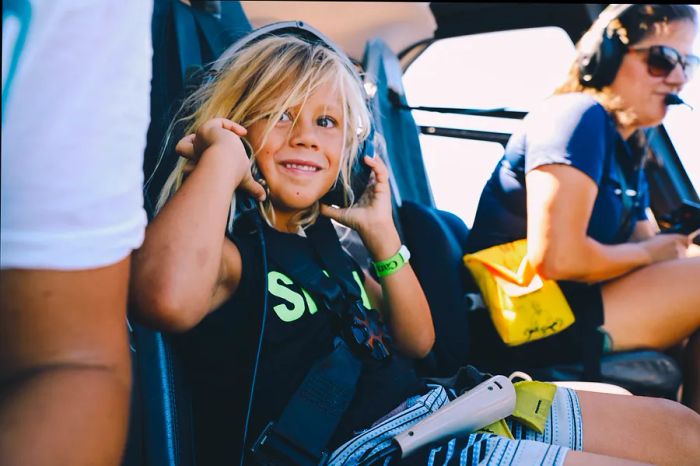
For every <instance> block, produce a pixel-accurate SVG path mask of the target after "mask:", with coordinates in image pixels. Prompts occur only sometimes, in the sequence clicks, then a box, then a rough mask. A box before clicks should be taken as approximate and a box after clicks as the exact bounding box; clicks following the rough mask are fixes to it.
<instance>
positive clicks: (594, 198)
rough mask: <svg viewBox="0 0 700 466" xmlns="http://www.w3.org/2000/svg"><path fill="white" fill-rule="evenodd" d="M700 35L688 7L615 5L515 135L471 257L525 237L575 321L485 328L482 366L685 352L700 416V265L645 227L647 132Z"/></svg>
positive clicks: (678, 241)
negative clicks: (552, 330)
mask: <svg viewBox="0 0 700 466" xmlns="http://www.w3.org/2000/svg"><path fill="white" fill-rule="evenodd" d="M697 29H698V21H697V16H696V13H695V10H694V9H693V8H692V7H689V6H687V5H613V6H610V7H608V8H607V9H606V10H605V11H603V13H601V15H600V17H599V19H598V20H597V21H596V23H594V25H593V26H592V27H591V28H590V29H589V31H588V32H587V33H586V34H585V35H584V36H583V38H582V39H581V41H580V42H579V43H578V44H577V54H578V56H577V59H576V61H575V62H574V64H573V66H572V67H571V71H570V73H569V76H568V78H567V79H566V81H565V82H564V83H563V84H562V85H561V86H560V87H559V88H558V89H556V91H555V93H554V94H555V95H554V96H552V97H550V98H549V99H547V101H546V102H544V103H543V105H541V106H540V107H539V108H537V109H535V110H533V111H532V112H531V113H530V114H529V115H528V116H527V117H526V118H525V120H524V121H523V126H522V129H521V130H520V131H519V132H517V133H516V134H514V135H513V136H512V138H511V139H510V141H509V143H508V145H507V147H506V150H505V155H504V157H503V158H502V160H501V161H500V162H499V164H498V166H497V167H496V169H495V171H494V173H493V175H492V176H491V179H490V180H489V181H488V183H487V185H486V187H485V188H484V191H483V192H482V195H481V199H480V201H479V207H478V210H477V214H476V218H475V222H474V227H473V230H472V233H471V236H470V238H469V245H468V250H469V252H473V251H478V250H481V249H484V248H488V247H491V246H494V245H497V244H502V243H507V242H510V241H514V240H518V239H522V238H527V240H528V260H529V261H530V263H531V264H532V265H533V266H534V267H535V268H536V270H537V271H538V272H539V274H540V275H541V276H543V277H545V278H549V279H554V280H557V282H558V284H559V285H560V288H561V289H562V291H563V293H564V295H565V297H566V298H567V301H568V302H569V304H570V306H571V308H572V311H573V312H574V315H575V317H576V322H575V323H574V324H573V325H572V326H571V327H569V328H567V329H566V330H564V331H562V332H560V333H557V334H555V335H553V336H550V337H547V338H544V339H541V340H538V341H536V342H532V343H527V344H525V345H522V346H517V347H506V346H505V345H504V344H503V343H502V342H500V340H499V338H498V336H497V334H496V333H495V331H491V330H490V329H491V327H488V328H489V330H488V331H487V332H486V333H485V332H483V331H482V329H483V326H482V327H481V328H480V329H479V331H480V333H479V334H476V335H474V338H475V340H476V341H477V342H478V344H479V347H480V348H482V351H480V354H483V355H484V356H483V357H484V361H482V362H483V363H485V365H486V367H489V366H494V365H496V363H497V362H498V361H499V360H500V361H503V360H509V362H513V361H517V362H518V363H521V364H526V365H527V364H529V365H533V363H534V364H543V365H547V364H551V363H555V362H571V361H581V360H582V359H583V358H584V354H583V353H584V351H589V350H588V349H587V345H589V346H588V348H590V345H591V344H594V345H602V346H603V347H604V349H603V351H611V350H612V351H624V350H630V349H634V348H656V349H660V350H666V349H669V348H671V347H674V346H676V345H679V344H683V343H686V345H685V353H686V356H687V357H686V360H687V364H686V367H685V371H686V380H685V384H684V402H686V404H688V405H690V406H691V407H692V408H694V409H695V410H696V411H698V412H700V400H699V399H698V398H700V396H699V395H698V392H700V384H699V383H698V373H700V368H699V367H698V366H699V365H700V332H699V331H698V328H699V327H700V293H698V290H697V281H696V280H697V278H695V279H694V278H692V277H698V276H700V257H693V258H690V257H686V256H688V255H689V254H688V253H687V250H688V246H689V244H690V239H689V237H688V236H685V235H680V234H658V231H657V229H656V228H655V226H654V224H653V223H652V222H651V221H650V220H649V219H648V218H647V213H646V211H647V207H648V205H649V193H648V185H647V182H646V179H645V177H644V172H643V165H644V162H645V160H646V158H647V156H648V147H647V141H646V140H645V137H644V133H643V129H644V128H648V127H653V126H656V125H659V124H660V123H661V122H662V120H663V118H664V116H665V115H666V111H667V108H668V105H669V103H670V102H672V101H673V100H674V99H675V100H677V98H676V97H675V96H676V94H677V93H678V92H680V90H681V89H682V88H683V86H684V85H685V84H686V82H688V80H689V79H690V77H691V75H692V72H693V71H694V69H695V68H697V66H698V62H699V60H698V57H697V56H694V55H691V54H690V52H691V48H692V45H693V41H694V38H695V36H696V34H697ZM484 315H486V314H485V313H484V314H482V315H481V316H480V317H479V316H478V317H477V318H483V316H484ZM486 325H490V324H488V323H487V324H486ZM472 327H474V326H472ZM591 342H593V343H591ZM599 347H600V346H597V348H599ZM487 358H490V359H487Z"/></svg>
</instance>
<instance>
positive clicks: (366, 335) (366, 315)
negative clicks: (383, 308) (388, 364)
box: [347, 299, 391, 361]
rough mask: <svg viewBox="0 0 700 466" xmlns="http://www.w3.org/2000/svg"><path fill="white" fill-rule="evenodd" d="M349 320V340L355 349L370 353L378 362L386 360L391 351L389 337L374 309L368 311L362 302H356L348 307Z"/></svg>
mask: <svg viewBox="0 0 700 466" xmlns="http://www.w3.org/2000/svg"><path fill="white" fill-rule="evenodd" d="M347 319H348V320H349V321H350V322H349V332H348V333H349V335H348V336H349V338H348V339H349V340H350V342H352V343H354V346H355V347H360V348H362V349H363V350H366V351H369V353H370V355H371V356H372V357H373V358H374V359H377V360H380V361H381V360H382V359H386V358H387V357H389V355H390V354H391V352H390V351H389V346H388V344H387V343H388V342H389V339H390V337H389V335H388V334H387V333H386V331H385V328H384V324H383V323H382V321H381V320H380V318H379V313H378V312H377V311H376V310H374V309H367V307H365V305H364V304H363V303H362V300H359V299H358V300H356V301H354V302H353V303H352V304H350V305H349V306H348V310H347Z"/></svg>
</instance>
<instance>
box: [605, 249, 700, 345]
mask: <svg viewBox="0 0 700 466" xmlns="http://www.w3.org/2000/svg"><path fill="white" fill-rule="evenodd" d="M699 276H700V257H693V258H686V259H678V260H673V261H665V262H659V263H657V264H653V265H650V266H648V267H644V268H642V269H639V270H637V271H635V272H632V273H630V274H628V275H625V276H623V277H620V278H618V279H616V280H613V281H611V282H609V283H607V284H605V285H603V307H604V309H605V329H606V330H607V331H608V332H609V333H610V335H611V336H612V338H613V345H614V349H615V350H627V349H632V348H639V347H651V348H657V349H666V348H668V347H670V346H672V345H674V344H676V343H680V342H682V341H683V340H684V339H686V338H688V337H689V336H690V335H692V334H693V333H695V332H696V331H697V330H698V329H699V328H700V293H699V292H698V288H697V283H695V282H696V280H697V278H696V277H699Z"/></svg>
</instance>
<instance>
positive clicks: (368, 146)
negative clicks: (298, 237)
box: [211, 21, 375, 207]
mask: <svg viewBox="0 0 700 466" xmlns="http://www.w3.org/2000/svg"><path fill="white" fill-rule="evenodd" d="M282 34H293V35H295V36H298V37H300V38H302V39H304V40H306V41H308V42H311V43H312V44H321V45H323V46H325V47H327V48H328V49H330V50H331V51H333V52H335V53H336V55H338V56H339V57H340V59H341V60H342V61H343V63H344V64H345V67H346V68H347V69H348V71H350V72H351V73H352V74H353V76H355V78H356V79H357V81H358V83H362V79H361V78H360V76H359V74H358V72H357V70H356V68H355V65H354V64H353V63H352V62H351V61H350V59H349V58H348V57H347V55H346V54H345V52H343V51H342V50H340V48H339V47H337V46H336V45H335V44H334V43H333V42H332V41H331V40H330V39H329V38H327V37H326V36H325V35H323V34H322V33H321V32H320V31H318V30H316V29H314V28H312V27H311V26H309V25H307V24H306V23H304V22H302V21H282V22H278V23H273V24H268V25H267V26H263V27H261V28H258V29H256V30H255V31H253V32H251V33H249V34H246V35H245V36H244V37H242V38H241V39H239V40H237V41H236V42H234V43H233V44H232V45H231V46H230V47H229V48H227V49H226V50H225V51H224V52H223V53H222V54H221V56H220V57H219V58H218V59H217V60H216V61H215V62H214V63H213V64H212V66H211V71H212V72H214V73H218V72H219V71H221V69H222V68H223V67H224V65H225V64H226V62H227V61H228V60H229V59H230V58H231V56H232V55H233V54H235V53H236V52H238V51H239V50H241V49H242V48H244V47H247V46H249V45H250V44H253V43H255V42H256V41H258V40H260V39H263V38H265V37H269V36H278V35H282ZM360 88H361V91H362V95H363V96H364V98H365V101H366V102H368V101H369V97H368V96H367V94H366V92H365V90H364V87H363V86H362V85H360ZM373 139H374V124H373V123H372V118H371V117H370V130H369V133H368V136H367V138H366V139H365V140H364V141H362V142H361V143H360V145H359V148H358V154H357V157H356V158H355V162H354V164H353V166H352V168H351V170H350V173H349V178H350V185H351V189H352V192H353V195H354V199H355V200H357V199H359V198H360V196H361V195H362V193H363V192H364V190H365V188H366V187H367V184H368V183H369V178H370V175H371V174H372V169H371V168H370V167H369V166H367V164H365V163H364V160H363V158H364V156H365V155H367V156H369V157H374V153H375V151H374V143H373ZM321 202H324V203H326V204H333V205H338V206H341V207H347V206H348V205H349V202H348V197H347V196H346V193H345V191H344V188H343V186H342V184H341V183H338V182H337V181H336V183H335V184H334V185H333V187H332V188H331V189H330V191H328V193H326V194H325V195H324V196H323V198H322V199H321Z"/></svg>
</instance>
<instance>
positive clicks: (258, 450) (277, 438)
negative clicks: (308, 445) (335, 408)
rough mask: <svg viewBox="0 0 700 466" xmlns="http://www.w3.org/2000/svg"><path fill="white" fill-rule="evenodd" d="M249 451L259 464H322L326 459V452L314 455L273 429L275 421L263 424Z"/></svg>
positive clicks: (276, 465)
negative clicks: (263, 426) (319, 455)
mask: <svg viewBox="0 0 700 466" xmlns="http://www.w3.org/2000/svg"><path fill="white" fill-rule="evenodd" d="M250 451H251V453H252V454H253V458H255V461H256V462H257V463H258V464H260V465H261V466H289V465H290V464H294V465H298V466H323V465H325V464H326V462H327V461H328V453H327V452H323V453H322V454H321V457H320V458H317V457H315V456H314V455H312V454H310V453H309V452H307V451H306V450H305V449H303V448H301V447H300V446H299V445H296V444H295V443H294V442H293V441H292V440H290V439H288V438H286V437H285V436H284V435H282V434H281V433H280V432H278V431H277V430H275V422H270V423H269V424H267V426H265V428H264V429H263V431H262V433H260V436H259V437H258V438H257V440H256V441H255V443H254V444H253V447H252V448H251V449H250Z"/></svg>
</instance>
